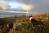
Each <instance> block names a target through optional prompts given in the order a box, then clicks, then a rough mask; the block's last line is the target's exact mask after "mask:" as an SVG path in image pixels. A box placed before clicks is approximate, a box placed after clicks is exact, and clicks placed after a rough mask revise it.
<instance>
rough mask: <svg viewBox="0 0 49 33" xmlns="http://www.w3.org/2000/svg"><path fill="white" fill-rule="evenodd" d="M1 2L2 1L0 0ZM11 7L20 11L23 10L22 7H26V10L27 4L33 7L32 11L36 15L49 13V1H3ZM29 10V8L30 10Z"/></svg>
mask: <svg viewBox="0 0 49 33" xmlns="http://www.w3.org/2000/svg"><path fill="white" fill-rule="evenodd" d="M0 1H1V0H0ZM2 1H5V2H6V3H8V4H9V5H11V8H16V9H17V8H18V9H21V8H22V9H23V7H22V6H24V5H25V8H26V7H27V4H29V5H31V6H32V8H31V7H30V8H31V9H30V10H32V11H31V12H32V13H34V14H36V13H42V12H43V13H44V12H47V13H48V12H49V0H2ZM28 9H29V8H28Z"/></svg>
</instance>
